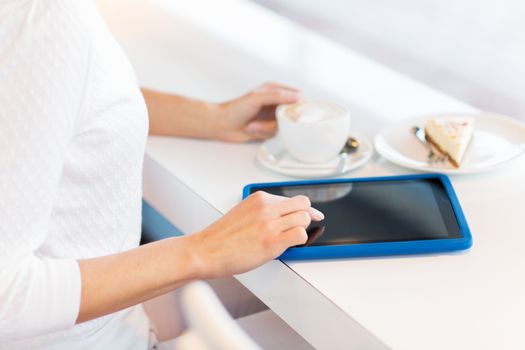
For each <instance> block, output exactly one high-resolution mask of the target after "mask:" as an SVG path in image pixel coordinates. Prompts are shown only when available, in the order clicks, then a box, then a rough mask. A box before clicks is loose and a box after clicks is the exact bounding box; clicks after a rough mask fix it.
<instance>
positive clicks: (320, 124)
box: [275, 101, 350, 163]
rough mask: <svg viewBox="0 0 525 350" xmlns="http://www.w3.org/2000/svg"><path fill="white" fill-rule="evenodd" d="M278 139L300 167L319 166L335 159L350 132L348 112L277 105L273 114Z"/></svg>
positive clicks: (318, 105) (310, 104) (311, 104)
mask: <svg viewBox="0 0 525 350" xmlns="http://www.w3.org/2000/svg"><path fill="white" fill-rule="evenodd" d="M275 114H276V118H277V124H278V127H279V137H280V139H281V142H282V143H283V144H284V147H285V148H286V150H287V151H288V153H289V154H290V155H291V156H292V157H294V158H296V159H297V160H299V161H301V162H304V163H322V162H326V161H329V160H330V159H332V158H334V157H336V156H337V155H338V154H339V152H340V151H341V149H342V148H343V146H344V144H345V142H346V140H347V138H348V132H349V130H350V111H349V110H348V108H345V107H343V106H340V105H337V104H333V103H327V102H315V101H302V102H298V103H294V104H289V105H280V106H278V107H277V110H276V112H275Z"/></svg>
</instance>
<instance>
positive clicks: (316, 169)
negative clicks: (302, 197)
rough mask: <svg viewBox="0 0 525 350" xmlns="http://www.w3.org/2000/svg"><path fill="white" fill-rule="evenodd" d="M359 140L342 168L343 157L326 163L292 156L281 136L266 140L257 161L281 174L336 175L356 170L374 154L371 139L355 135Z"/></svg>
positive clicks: (317, 176)
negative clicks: (305, 161)
mask: <svg viewBox="0 0 525 350" xmlns="http://www.w3.org/2000/svg"><path fill="white" fill-rule="evenodd" d="M350 136H353V137H355V138H356V139H358V140H359V148H358V149H357V150H356V151H354V152H352V153H350V154H348V156H347V157H346V164H344V163H343V164H344V166H343V167H342V168H344V169H342V170H341V166H340V165H341V157H340V156H337V157H335V158H334V159H332V160H330V161H328V162H325V163H316V164H306V163H303V162H300V161H298V160H296V159H295V158H293V157H292V156H290V155H289V154H288V153H287V152H286V150H285V148H284V146H283V144H282V142H281V140H280V139H279V136H276V137H274V138H272V139H270V140H267V141H265V142H264V143H263V144H262V145H261V147H260V148H259V151H258V152H257V156H256V158H257V161H258V162H259V163H260V164H262V165H263V166H264V167H266V168H268V169H270V170H273V171H275V172H277V173H279V174H284V175H289V176H294V177H300V178H321V177H327V176H336V175H341V174H344V173H347V172H349V171H351V170H354V169H356V168H358V167H360V166H362V165H364V164H366V162H368V161H369V160H370V158H372V155H373V154H374V149H373V147H372V144H371V143H370V141H368V140H367V139H366V138H364V137H361V136H355V135H350Z"/></svg>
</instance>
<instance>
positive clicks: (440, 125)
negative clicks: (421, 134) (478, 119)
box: [425, 116, 474, 168]
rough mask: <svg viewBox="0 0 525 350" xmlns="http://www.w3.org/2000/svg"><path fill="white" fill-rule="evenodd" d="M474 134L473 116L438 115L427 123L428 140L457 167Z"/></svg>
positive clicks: (426, 133) (426, 134)
mask: <svg viewBox="0 0 525 350" xmlns="http://www.w3.org/2000/svg"><path fill="white" fill-rule="evenodd" d="M473 135H474V118H472V117H453V116H450V117H436V118H432V119H430V120H429V121H428V122H427V124H426V125H425V137H426V139H427V140H428V142H429V143H430V144H432V146H434V147H435V148H436V149H437V150H438V151H440V152H441V153H443V154H444V155H445V156H446V157H447V158H448V160H450V162H451V163H452V165H454V166H455V167H456V168H459V166H460V164H461V161H462V160H463V156H464V155H465V151H466V150H467V148H468V145H469V144H470V141H471V140H472V136H473Z"/></svg>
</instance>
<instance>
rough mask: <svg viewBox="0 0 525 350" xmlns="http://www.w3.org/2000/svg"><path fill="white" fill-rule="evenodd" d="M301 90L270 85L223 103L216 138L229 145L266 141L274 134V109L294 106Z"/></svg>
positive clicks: (220, 105)
mask: <svg viewBox="0 0 525 350" xmlns="http://www.w3.org/2000/svg"><path fill="white" fill-rule="evenodd" d="M300 98H301V93H300V92H299V90H296V89H293V88H290V87H286V86H284V85H280V84H277V83H267V84H264V85H262V86H260V87H258V88H256V89H255V90H253V91H251V92H249V93H248V94H246V95H244V96H242V97H239V98H237V99H235V100H232V101H228V102H225V103H221V104H219V105H217V106H218V108H219V112H218V114H217V118H218V119H215V122H216V123H217V125H218V127H217V129H216V135H215V137H216V138H217V139H219V140H223V141H229V142H244V141H251V140H264V139H267V138H270V137H273V136H274V135H275V132H276V131H277V123H276V121H275V107H276V106H277V105H279V104H283V103H294V102H297V101H298V100H299V99H300Z"/></svg>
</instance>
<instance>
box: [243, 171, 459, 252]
mask: <svg viewBox="0 0 525 350" xmlns="http://www.w3.org/2000/svg"><path fill="white" fill-rule="evenodd" d="M258 190H262V191H266V192H269V193H273V194H277V195H281V196H286V197H292V196H295V195H299V194H302V195H306V196H307V197H309V198H310V200H311V202H312V206H314V207H315V208H317V209H319V210H321V211H322V212H323V213H324V214H325V216H326V218H325V220H324V221H322V222H321V223H312V224H311V225H310V227H308V230H307V232H308V236H309V239H308V242H307V243H306V245H309V246H319V245H335V244H351V243H370V242H396V241H411V240H429V239H443V238H456V237H461V233H460V229H459V225H458V222H457V219H456V216H455V214H454V211H453V208H452V205H451V203H450V201H449V198H448V196H447V193H446V191H445V188H444V187H443V184H442V183H441V181H440V180H439V179H415V180H397V181H372V182H354V183H333V184H316V185H292V186H289V185H288V186H280V187H264V188H262V187H258V188H256V189H253V190H252V192H255V191H258Z"/></svg>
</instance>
